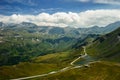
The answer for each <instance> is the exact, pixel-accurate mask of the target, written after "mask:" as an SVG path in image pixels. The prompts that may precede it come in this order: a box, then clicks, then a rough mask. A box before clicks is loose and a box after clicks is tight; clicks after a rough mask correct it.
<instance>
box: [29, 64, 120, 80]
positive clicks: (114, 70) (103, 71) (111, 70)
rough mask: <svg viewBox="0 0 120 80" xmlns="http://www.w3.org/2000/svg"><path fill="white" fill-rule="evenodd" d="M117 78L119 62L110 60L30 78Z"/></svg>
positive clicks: (43, 79) (119, 76) (54, 79)
mask: <svg viewBox="0 0 120 80" xmlns="http://www.w3.org/2000/svg"><path fill="white" fill-rule="evenodd" d="M119 78H120V65H119V64H116V63H111V62H97V63H92V64H90V67H82V68H78V69H72V70H68V71H65V72H61V73H57V74H53V75H49V76H45V77H41V78H35V79H31V80H119Z"/></svg>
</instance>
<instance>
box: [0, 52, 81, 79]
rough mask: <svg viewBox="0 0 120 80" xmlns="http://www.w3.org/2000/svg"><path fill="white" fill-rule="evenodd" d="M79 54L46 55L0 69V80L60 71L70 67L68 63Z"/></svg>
mask: <svg viewBox="0 0 120 80" xmlns="http://www.w3.org/2000/svg"><path fill="white" fill-rule="evenodd" d="M78 54H80V53H74V51H68V52H61V53H53V54H47V55H44V56H39V57H37V58H34V59H33V60H32V62H21V63H19V64H17V65H13V66H2V67H0V80H8V79H14V78H21V77H28V76H34V75H40V74H44V73H48V72H51V71H56V70H60V69H61V68H64V67H66V66H69V65H70V62H71V61H72V60H74V59H75V58H77V57H78Z"/></svg>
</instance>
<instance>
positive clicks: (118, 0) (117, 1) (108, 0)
mask: <svg viewBox="0 0 120 80" xmlns="http://www.w3.org/2000/svg"><path fill="white" fill-rule="evenodd" d="M93 2H94V3H102V4H112V5H120V0H93Z"/></svg>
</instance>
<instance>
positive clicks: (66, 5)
mask: <svg viewBox="0 0 120 80" xmlns="http://www.w3.org/2000/svg"><path fill="white" fill-rule="evenodd" d="M0 21H1V22H7V23H20V22H32V23H35V24H37V25H40V26H60V27H67V26H71V27H91V26H95V25H97V26H100V27H102V26H103V27H104V26H106V25H108V24H109V23H113V22H115V21H120V0H0Z"/></svg>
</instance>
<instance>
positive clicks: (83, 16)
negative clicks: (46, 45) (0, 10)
mask: <svg viewBox="0 0 120 80" xmlns="http://www.w3.org/2000/svg"><path fill="white" fill-rule="evenodd" d="M0 21H2V22H8V23H21V22H23V21H24V22H32V23H35V24H37V25H40V26H60V27H66V26H72V27H91V26H94V25H98V26H105V25H108V24H109V23H112V22H115V21H120V10H117V9H116V10H115V9H113V10H104V9H102V10H87V11H84V12H80V13H73V12H68V13H65V12H57V13H54V14H48V13H40V14H38V15H19V14H18V15H16V14H13V15H11V16H5V15H0Z"/></svg>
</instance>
